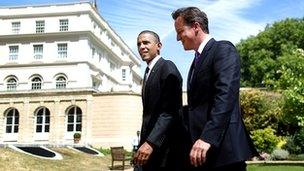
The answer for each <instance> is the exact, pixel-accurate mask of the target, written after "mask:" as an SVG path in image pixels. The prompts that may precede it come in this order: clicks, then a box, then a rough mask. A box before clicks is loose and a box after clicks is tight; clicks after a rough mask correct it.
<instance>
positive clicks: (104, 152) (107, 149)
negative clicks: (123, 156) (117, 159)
mask: <svg viewBox="0 0 304 171" xmlns="http://www.w3.org/2000/svg"><path fill="white" fill-rule="evenodd" d="M99 151H100V152H101V153H102V154H104V155H108V154H111V150H110V149H109V148H102V147H100V149H99Z"/></svg>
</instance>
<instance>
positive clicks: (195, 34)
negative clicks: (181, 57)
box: [172, 7, 257, 171]
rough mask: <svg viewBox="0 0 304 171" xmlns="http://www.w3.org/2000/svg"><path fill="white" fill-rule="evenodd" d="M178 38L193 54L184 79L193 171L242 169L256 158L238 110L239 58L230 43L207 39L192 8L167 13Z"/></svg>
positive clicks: (203, 22) (203, 18)
mask: <svg viewBox="0 0 304 171" xmlns="http://www.w3.org/2000/svg"><path fill="white" fill-rule="evenodd" d="M172 17H173V19H174V20H175V30H176V33H177V40H178V41H181V42H182V44H183V47H184V49H185V50H194V51H195V59H194V60H193V63H192V65H191V68H190V71H189V74H188V81H187V95H188V114H187V115H188V116H187V117H185V118H188V119H189V121H188V123H189V132H190V134H191V139H192V148H191V150H190V154H189V156H190V161H191V164H192V165H193V170H208V171H209V170H218V171H222V170H233V171H243V170H246V163H245V161H246V160H247V159H249V158H250V157H252V156H253V155H257V152H256V150H255V148H254V147H253V144H252V141H251V139H250V137H249V135H248V133H247V131H246V129H245V126H244V122H243V120H242V117H241V112H240V104H239V103H240V102H239V89H240V59H239V55H238V52H237V50H236V48H235V47H234V45H233V44H232V43H230V42H228V41H216V40H214V39H213V38H212V37H211V36H210V35H209V29H208V18H207V15H206V14H205V13H204V12H202V11H201V10H200V9H198V8H196V7H187V8H180V9H178V10H176V11H174V12H173V13H172Z"/></svg>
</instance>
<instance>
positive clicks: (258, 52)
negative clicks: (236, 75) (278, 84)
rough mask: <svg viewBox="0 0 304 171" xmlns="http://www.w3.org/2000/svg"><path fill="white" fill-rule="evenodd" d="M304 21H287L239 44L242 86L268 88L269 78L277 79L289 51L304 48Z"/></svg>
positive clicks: (268, 27)
mask: <svg viewBox="0 0 304 171" xmlns="http://www.w3.org/2000/svg"><path fill="white" fill-rule="evenodd" d="M303 35H304V18H303V19H286V20H282V21H278V22H275V23H273V24H272V25H268V26H267V27H266V28H265V30H264V31H263V32H260V33H259V34H258V35H257V36H252V37H249V38H248V39H246V40H242V41H241V42H240V43H239V44H237V49H238V51H239V53H240V56H241V64H242V67H241V68H242V70H241V74H242V80H241V84H242V86H251V87H264V86H265V81H266V80H267V79H269V78H271V79H274V80H276V79H277V72H276V71H278V69H279V68H280V67H281V64H279V63H278V59H279V57H280V56H282V55H283V52H284V50H285V48H286V47H287V48H288V49H290V47H293V49H294V48H295V49H298V48H301V49H304V36H303Z"/></svg>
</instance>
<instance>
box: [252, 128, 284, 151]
mask: <svg viewBox="0 0 304 171" xmlns="http://www.w3.org/2000/svg"><path fill="white" fill-rule="evenodd" d="M251 138H252V140H253V143H254V145H255V146H256V148H257V149H258V151H259V152H267V153H271V152H272V151H273V149H274V148H275V147H276V145H277V144H278V143H279V142H280V137H277V136H276V135H275V130H274V129H272V128H270V127H267V128H264V129H258V130H255V131H251Z"/></svg>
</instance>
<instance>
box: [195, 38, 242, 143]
mask: <svg viewBox="0 0 304 171" xmlns="http://www.w3.org/2000/svg"><path fill="white" fill-rule="evenodd" d="M213 74H214V75H213V77H214V85H213V86H214V87H215V90H214V92H215V94H214V95H213V99H212V102H211V104H212V107H211V111H210V115H209V120H208V121H207V123H206V125H205V127H204V129H203V131H202V134H201V137H200V138H201V139H202V140H204V141H206V142H208V143H210V144H212V145H213V146H215V147H218V146H219V145H220V143H221V141H222V140H223V137H224V135H225V132H226V130H227V129H228V126H229V123H230V119H231V115H232V114H233V111H234V108H235V105H238V104H236V103H237V102H238V97H239V96H238V93H239V88H240V83H239V82H240V61H239V55H238V53H237V51H236V48H235V47H234V46H233V45H232V43H230V42H227V41H225V42H219V44H218V47H217V49H216V51H215V54H214V61H213Z"/></svg>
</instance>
